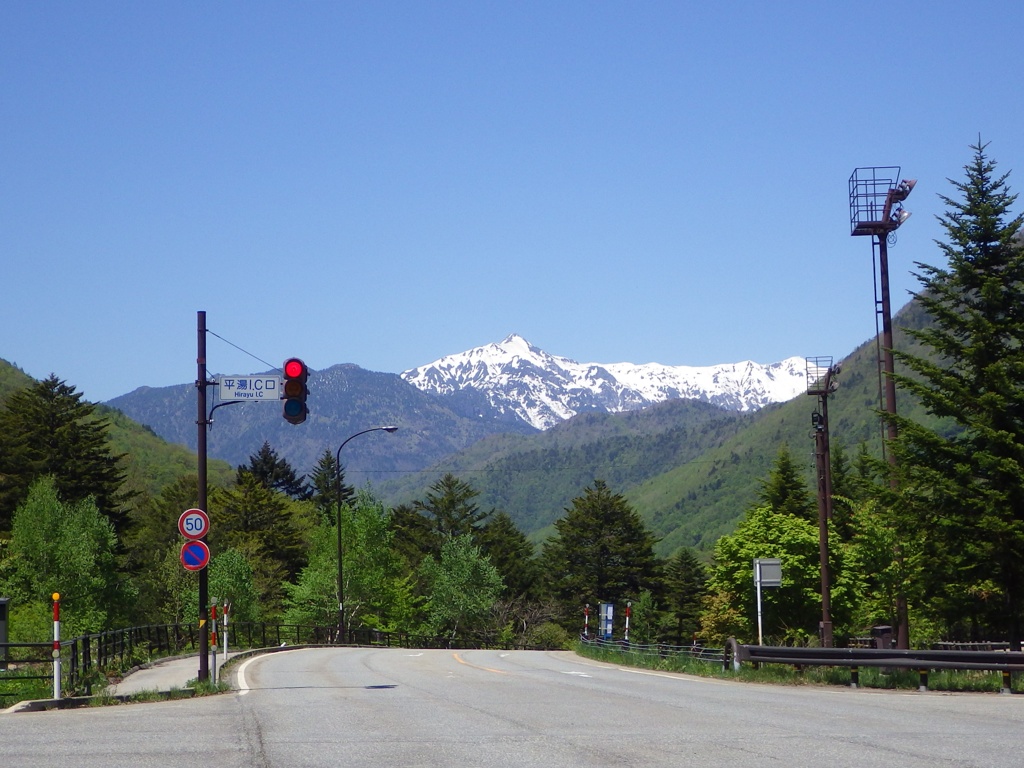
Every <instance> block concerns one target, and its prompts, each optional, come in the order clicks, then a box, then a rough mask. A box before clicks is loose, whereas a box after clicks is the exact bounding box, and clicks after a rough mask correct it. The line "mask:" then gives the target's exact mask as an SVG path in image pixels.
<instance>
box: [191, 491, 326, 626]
mask: <svg viewBox="0 0 1024 768" xmlns="http://www.w3.org/2000/svg"><path fill="white" fill-rule="evenodd" d="M298 505H300V503H299V502H294V501H292V500H290V499H289V498H288V497H287V496H285V495H284V494H282V493H280V492H278V491H273V490H271V489H269V488H267V487H266V486H265V485H263V483H261V482H260V481H258V480H257V479H256V478H255V477H253V476H252V475H250V474H249V473H248V472H243V473H242V474H241V476H240V477H239V482H238V483H237V485H236V486H235V487H234V488H231V489H229V490H217V491H216V492H215V493H214V494H213V495H212V497H211V499H210V536H209V541H210V548H211V550H212V551H213V553H214V554H215V555H216V554H217V553H218V552H222V551H224V550H226V549H229V548H233V549H237V550H239V551H240V552H241V553H242V554H244V555H245V556H246V558H248V560H249V563H250V565H251V567H252V569H253V573H254V580H255V583H256V586H257V589H258V590H259V592H260V598H261V601H262V602H263V604H264V607H265V609H266V613H267V614H272V612H273V610H274V609H276V607H277V606H278V604H279V601H280V599H281V597H282V592H281V582H283V581H284V580H286V579H289V580H290V579H292V578H294V577H295V576H296V575H297V574H298V572H299V570H300V569H301V568H302V566H303V565H305V562H306V554H305V542H304V540H303V532H304V530H305V529H306V528H307V527H308V525H307V521H305V520H303V519H302V518H301V517H300V515H299V510H301V509H302V507H301V506H298Z"/></svg>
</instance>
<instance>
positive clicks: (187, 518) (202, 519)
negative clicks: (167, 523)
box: [178, 509, 210, 539]
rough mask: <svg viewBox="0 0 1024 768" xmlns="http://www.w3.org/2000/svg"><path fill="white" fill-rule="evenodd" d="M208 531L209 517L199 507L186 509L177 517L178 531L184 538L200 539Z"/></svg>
mask: <svg viewBox="0 0 1024 768" xmlns="http://www.w3.org/2000/svg"><path fill="white" fill-rule="evenodd" d="M209 532H210V518H209V517H208V516H207V514H206V513H205V512H203V510H201V509H186V510H185V511H184V512H182V513H181V517H179V518H178V533H180V534H181V535H182V536H184V537H185V538H186V539H201V538H203V536H205V535H206V534H208V533H209Z"/></svg>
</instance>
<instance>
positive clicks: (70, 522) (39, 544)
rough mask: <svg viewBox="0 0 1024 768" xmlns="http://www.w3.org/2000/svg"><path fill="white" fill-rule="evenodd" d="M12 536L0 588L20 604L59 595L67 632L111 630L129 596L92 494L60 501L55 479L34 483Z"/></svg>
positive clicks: (108, 527)
mask: <svg viewBox="0 0 1024 768" xmlns="http://www.w3.org/2000/svg"><path fill="white" fill-rule="evenodd" d="M11 534H12V535H11V541H10V545H9V547H8V550H9V551H8V557H7V562H6V563H5V568H4V572H5V574H4V575H5V584H4V585H3V587H2V590H0V591H4V592H5V593H6V595H8V596H10V597H12V598H14V599H15V601H16V602H21V603H46V602H47V601H48V600H49V599H50V596H51V595H52V594H53V593H55V592H56V593H59V594H60V595H61V604H62V606H63V607H64V620H65V621H66V630H65V631H66V632H74V633H83V632H97V631H99V630H102V629H109V628H110V625H111V623H113V621H114V620H115V619H117V618H120V616H121V615H123V613H124V612H125V609H126V607H127V606H128V605H129V604H130V602H131V600H132V599H133V597H134V595H133V593H132V590H131V585H130V584H129V583H127V582H123V581H122V580H121V578H120V575H119V574H118V572H117V563H116V558H115V555H114V551H115V548H116V545H117V537H116V536H115V534H114V529H113V526H112V525H111V524H110V521H109V520H107V518H106V517H105V516H104V515H103V514H102V513H101V512H100V510H99V509H98V508H97V506H96V504H95V503H93V501H92V499H91V498H87V499H84V500H79V501H74V502H70V503H68V502H64V501H62V500H61V499H60V496H59V493H58V491H57V484H56V481H55V479H54V478H53V477H51V476H49V475H46V476H43V477H41V478H39V479H38V480H36V482H35V483H33V484H32V487H31V488H30V489H29V493H28V497H27V498H26V499H25V501H24V503H23V504H21V505H20V506H19V507H18V508H17V510H15V513H14V520H13V525H12V530H11Z"/></svg>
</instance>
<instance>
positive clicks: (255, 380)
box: [215, 375, 281, 403]
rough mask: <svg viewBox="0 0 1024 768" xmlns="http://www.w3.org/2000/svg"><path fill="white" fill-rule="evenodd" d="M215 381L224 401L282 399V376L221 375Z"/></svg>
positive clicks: (276, 400)
mask: <svg viewBox="0 0 1024 768" xmlns="http://www.w3.org/2000/svg"><path fill="white" fill-rule="evenodd" d="M215 381H216V382H217V397H218V399H219V400H220V401H221V402H222V403H227V402H232V403H237V402H264V403H276V402H279V401H280V399H281V377H280V376H269V375H268V376H221V377H220V378H219V379H216V380H215Z"/></svg>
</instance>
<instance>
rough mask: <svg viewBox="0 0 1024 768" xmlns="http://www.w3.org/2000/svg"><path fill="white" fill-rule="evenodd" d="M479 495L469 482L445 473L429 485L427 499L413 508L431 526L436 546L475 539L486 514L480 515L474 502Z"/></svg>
mask: <svg viewBox="0 0 1024 768" xmlns="http://www.w3.org/2000/svg"><path fill="white" fill-rule="evenodd" d="M479 495H480V492H479V491H477V490H476V489H475V488H473V486H471V485H470V484H469V483H467V482H465V481H463V480H460V479H459V478H457V477H455V475H453V474H451V473H448V474H445V475H444V476H443V477H442V478H441V479H440V480H438V481H437V482H436V483H434V484H433V485H431V486H430V489H429V490H428V492H427V495H426V498H424V499H423V500H421V501H414V502H413V504H412V507H413V509H414V510H416V511H417V512H419V513H420V514H421V515H423V516H424V517H426V518H427V520H429V521H430V523H431V530H432V531H433V533H434V536H435V537H436V543H435V547H440V546H441V545H442V544H443V542H444V541H446V540H447V539H450V538H453V537H455V536H465V535H469V536H472V537H474V539H475V538H476V536H477V534H478V532H479V530H480V526H481V524H482V523H483V521H484V519H485V518H486V517H487V514H488V513H486V512H481V511H480V508H479V507H477V505H476V502H475V501H474V499H475V498H476V497H477V496H479Z"/></svg>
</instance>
